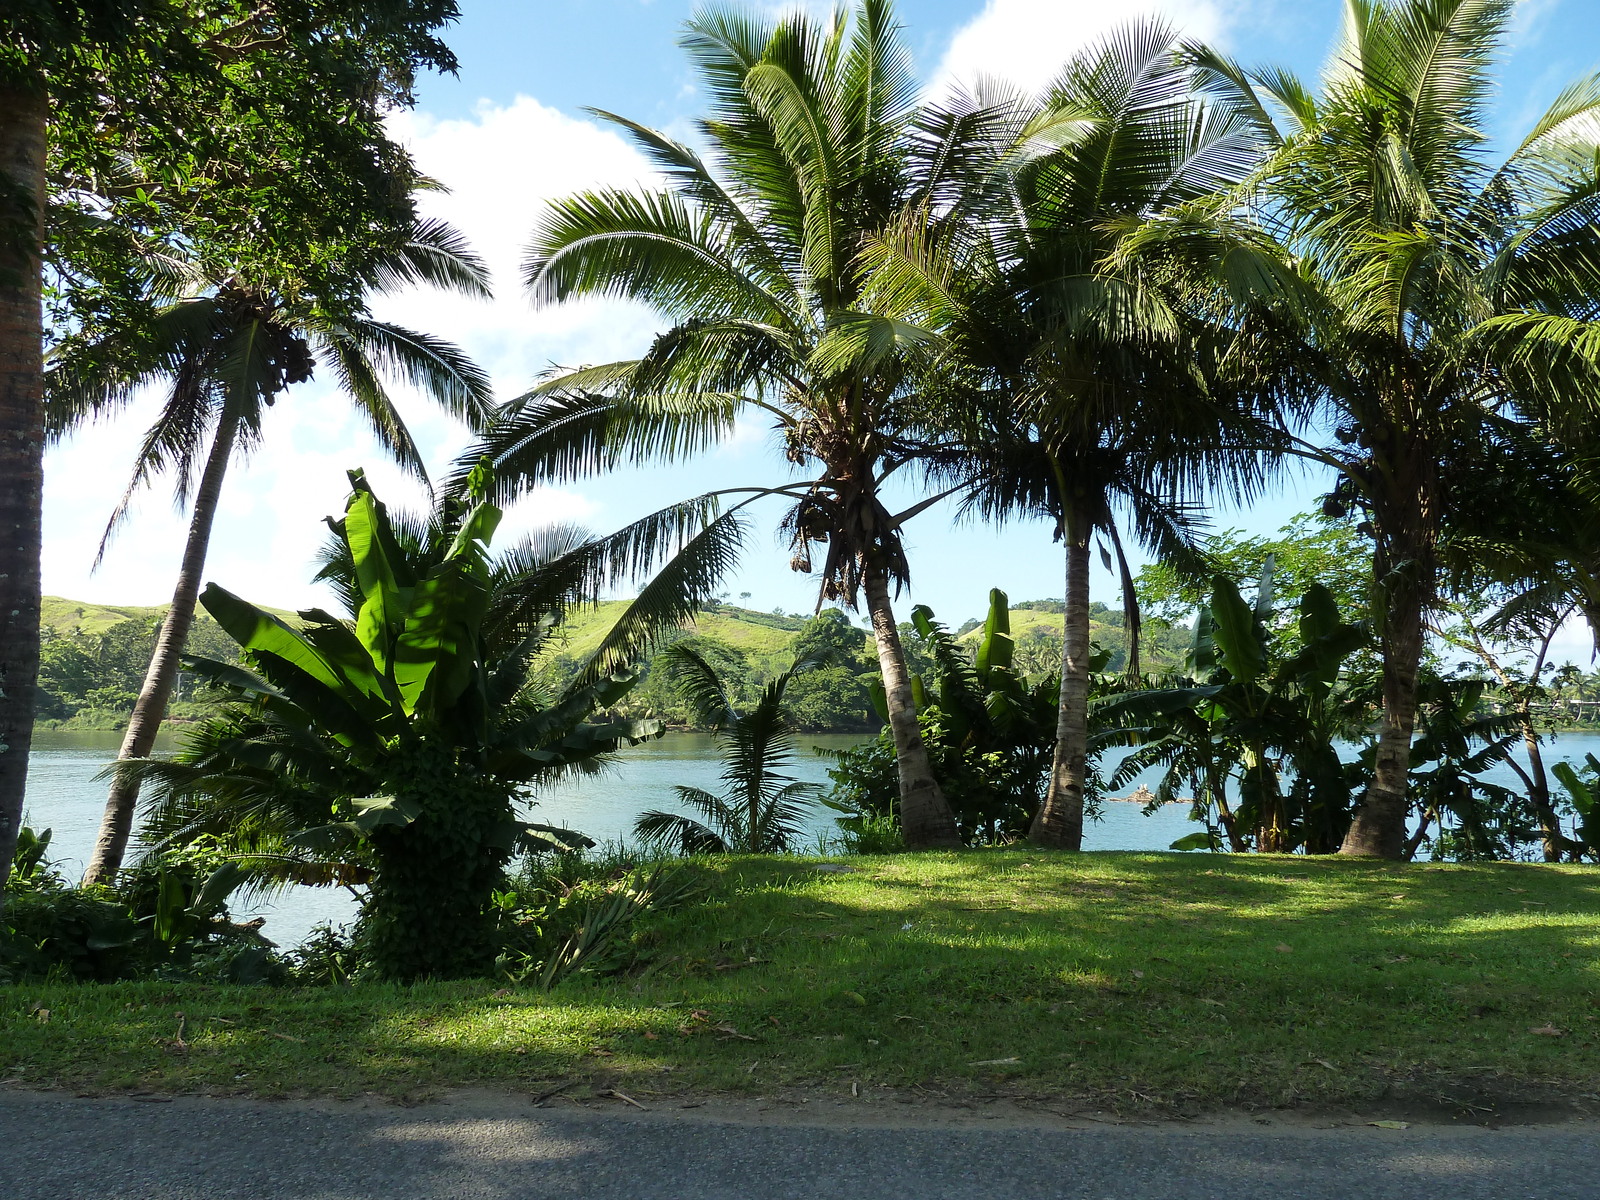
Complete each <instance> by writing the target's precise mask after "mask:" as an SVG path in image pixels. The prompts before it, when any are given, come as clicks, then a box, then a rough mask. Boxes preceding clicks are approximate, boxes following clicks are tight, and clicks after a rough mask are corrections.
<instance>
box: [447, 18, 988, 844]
mask: <svg viewBox="0 0 1600 1200" xmlns="http://www.w3.org/2000/svg"><path fill="white" fill-rule="evenodd" d="M683 45H684V46H685V47H686V48H687V50H688V51H689V53H690V55H691V57H692V58H693V60H694V62H695V64H696V66H697V67H698V69H699V73H700V78H701V81H702V86H703V87H704V90H705V92H706V94H707V96H708V97H709V99H710V104H711V112H710V113H709V115H708V116H707V117H706V118H705V119H703V120H702V121H701V122H700V131H701V133H702V135H703V136H704V138H705V140H706V142H707V143H708V144H709V145H710V146H711V148H712V156H711V159H710V161H709V162H708V161H707V160H705V159H703V158H702V157H701V156H700V155H699V154H697V153H696V152H695V151H694V150H692V149H690V148H689V147H687V146H685V145H682V144H680V143H678V142H675V141H673V140H671V139H670V138H667V137H666V136H665V135H663V134H660V133H657V132H654V131H652V130H649V129H645V128H643V127H642V126H639V125H637V124H634V123H633V122H631V121H627V120H624V119H623V118H620V117H612V116H610V114H600V115H601V116H605V117H607V119H610V120H613V121H615V122H617V123H618V124H619V125H621V126H622V128H624V129H625V130H626V131H627V132H628V133H629V134H630V135H631V136H632V137H633V138H634V140H635V141H636V142H637V143H638V145H639V146H640V147H641V148H642V149H643V150H644V151H645V153H646V154H647V155H649V156H650V158H651V160H652V161H653V162H654V163H655V164H656V165H657V167H658V168H659V169H660V170H661V171H662V172H663V173H664V174H665V175H666V177H667V184H666V186H665V187H663V188H662V189H660V190H657V191H596V192H586V193H583V194H581V195H577V196H573V197H570V198H568V199H566V200H562V201H560V202H558V203H556V204H554V205H553V206H552V207H551V209H550V211H549V213H548V214H547V215H546V217H545V218H544V220H543V221H542V222H541V224H540V226H539V228H538V231H537V232H536V234H535V236H534V239H533V244H532V246H531V248H530V251H529V259H528V267H527V281H528V285H529V288H530V290H531V291H532V294H533V296H534V298H535V300H536V301H537V302H539V303H554V302H558V301H563V300H569V299H577V298H580V297H585V296H623V297H629V298H632V299H636V300H640V301H643V302H645V303H647V304H649V305H651V306H652V307H654V308H655V309H656V310H657V311H659V312H660V313H661V314H662V315H663V317H664V318H665V319H666V320H667V321H669V322H670V327H669V328H668V329H667V330H666V331H665V332H663V333H662V334H661V335H660V336H658V337H657V338H656V340H655V342H654V344H653V345H652V346H651V348H650V349H649V351H648V352H647V353H646V354H645V355H644V356H643V357H642V358H640V359H638V360H634V361H629V362H620V363H612V364H607V365H604V366H597V367H591V368H588V369H584V370H579V371H575V372H567V373H563V374H561V375H559V376H558V377H557V378H554V379H551V380H549V381H547V382H546V383H545V384H543V385H541V386H540V387H538V388H536V389H534V390H533V391H531V392H529V393H528V394H527V395H525V396H523V397H520V398H518V399H517V400H515V401H512V402H510V403H509V404H508V405H507V406H506V407H505V408H504V410H503V411H502V414H501V415H502V420H501V423H500V424H499V427H498V428H497V430H496V431H495V434H494V436H493V437H491V438H490V439H489V440H488V441H487V442H486V443H485V446H484V449H486V450H487V452H489V453H491V454H492V455H493V456H494V458H495V461H496V463H497V465H498V467H499V469H500V470H501V471H502V472H503V473H505V474H506V476H507V477H508V479H509V480H511V481H513V482H515V483H516V484H517V485H520V486H528V485H531V484H534V483H538V482H543V481H547V480H553V479H559V478H567V477H571V476H572V475H573V474H576V473H579V472H583V471H589V470H593V469H596V468H597V467H598V468H605V467H610V466H615V465H617V464H619V463H621V462H627V461H641V460H645V459H650V458H657V457H672V456H681V455H683V454H686V453H688V452H691V451H695V450H700V449H703V448H705V447H707V446H709V445H712V444H714V443H715V442H717V441H718V440H719V439H720V438H722V437H723V436H725V435H726V434H728V433H729V432H731V430H732V428H733V423H734V419H735V417H736V415H737V414H738V413H739V412H740V411H742V410H754V411H755V412H757V413H759V414H760V415H762V416H764V417H765V418H767V419H769V420H771V422H772V424H773V427H774V429H775V431H776V433H777V436H778V438H779V439H780V442H781V446H782V449H783V452H784V454H785V455H786V457H787V458H788V460H789V461H790V462H791V463H793V464H795V465H796V466H797V467H800V468H803V469H804V470H805V472H806V473H807V474H808V475H809V478H806V479H805V480H803V481H801V482H795V483H789V484H783V485H780V486H775V487H766V488H752V489H748V492H749V494H751V495H758V494H759V495H769V496H772V495H775V496H780V497H783V498H785V499H787V500H789V501H791V502H792V507H791V508H790V509H789V510H788V514H787V516H786V518H785V521H784V526H783V528H784V529H785V530H786V532H787V534H788V535H789V537H790V539H791V542H792V547H793V554H794V557H793V560H792V561H793V565H794V567H795V568H796V569H797V570H802V571H808V572H809V571H813V570H815V572H816V573H817V574H818V575H819V576H820V580H821V588H820V591H821V600H834V601H838V602H840V603H842V604H844V605H846V606H849V607H855V606H857V605H858V604H860V603H861V602H862V601H863V600H864V602H865V604H866V608H867V611H868V612H869V613H870V615H871V620H872V627H873V632H874V635H875V636H876V639H877V647H878V659H879V664H880V666H881V668H882V671H883V678H884V690H885V693H886V696H887V701H888V703H887V707H888V713H889V723H890V725H891V727H892V729H893V730H894V737H895V745H896V754H897V761H898V769H899V777H900V788H901V808H902V818H903V824H904V828H905V833H906V838H907V841H908V843H909V844H911V845H914V846H948V847H955V846H959V845H960V838H959V835H958V833H957V831H956V827H955V822H954V820H953V818H952V817H951V815H950V810H949V806H948V804H947V803H946V802H945V799H944V796H943V794H942V792H941V790H940V788H939V784H938V782H937V781H936V780H935V779H934V777H933V773H932V770H931V767H930V764H929V761H928V754H927V750H926V748H925V747H924V746H923V744H922V739H921V736H920V734H919V732H918V729H917V722H916V713H915V708H914V705H913V703H912V697H911V681H910V675H909V673H908V671H907V669H906V661H905V651H904V648H903V647H902V646H901V644H900V636H899V632H898V630H897V626H896V622H895V617H894V607H893V601H892V593H894V592H895V591H897V590H898V589H899V588H900V587H902V586H903V585H904V584H905V583H906V582H907V580H908V578H909V575H910V567H909V564H908V562H907V559H906V554H905V549H904V546H903V543H902V529H903V526H904V524H905V522H906V521H907V520H908V519H909V518H910V517H911V516H912V515H914V514H915V513H916V512H919V511H922V509H923V508H924V507H926V502H924V503H919V504H916V505H913V506H911V507H910V508H908V509H906V510H904V511H901V512H895V511H893V510H892V509H891V508H890V506H889V504H888V502H887V501H886V499H885V496H884V485H885V482H886V480H887V479H888V478H889V477H890V476H892V475H894V474H895V473H896V472H898V471H901V470H902V469H903V468H904V467H905V466H906V464H907V463H908V462H911V461H914V460H915V459H916V457H917V455H918V447H919V446H920V445H922V444H923V443H924V441H925V439H926V436H927V433H928V431H927V429H926V428H925V426H926V416H927V406H926V404H925V403H924V400H923V398H922V397H921V396H920V395H919V394H918V391H917V388H916V387H915V386H913V380H914V377H915V369H916V367H917V366H918V365H919V364H920V363H921V362H922V355H923V350H924V347H925V346H926V345H927V344H928V343H929V341H930V338H929V336H928V335H927V333H926V331H924V330H922V329H919V328H917V327H916V326H913V325H910V324H907V323H906V322H904V321H901V320H900V319H898V317H897V315H896V314H895V313H893V312H892V311H887V310H876V309H872V308H869V307H866V306H865V305H864V304H863V297H862V294H861V287H860V278H859V272H858V264H857V259H858V256H859V255H860V253H861V251H862V249H863V246H864V244H865V241H866V239H867V238H868V236H869V235H871V234H872V233H874V232H876V231H878V230H879V229H881V228H883V227H884V226H886V225H887V224H888V223H890V222H891V221H893V220H894V219H896V217H897V215H898V214H900V213H901V212H903V211H905V210H906V209H908V208H910V209H917V210H919V211H921V212H922V213H923V214H924V218H925V219H926V220H927V221H930V222H933V223H936V224H937V223H941V222H950V221H960V220H963V219H965V215H966V210H965V208H964V207H963V204H964V197H965V195H966V192H965V190H964V182H965V180H966V179H967V178H968V177H969V175H970V174H971V173H972V167H973V164H974V162H975V161H976V159H977V158H978V157H979V156H980V154H981V153H983V152H987V150H988V148H989V143H988V142H987V141H986V140H985V139H984V138H981V137H976V136H975V135H974V125H975V124H981V123H978V122H974V121H972V120H965V121H963V120H956V119H946V118H941V117H939V116H938V115H936V114H935V115H926V114H925V115H922V116H919V113H918V109H917V106H916V99H917V92H916V84H915V80H914V78H913V75H912V71H911V64H910V57H909V55H908V54H907V52H906V49H905V46H904V44H903V42H902V41H901V39H900V36H899V33H898V28H897V26H896V25H895V23H894V18H893V13H892V11H891V7H890V5H889V4H888V3H887V0H861V2H860V3H859V4H858V5H857V6H856V8H855V9H854V11H853V14H852V15H851V17H850V19H848V20H847V19H845V16H844V14H843V13H842V12H841V13H839V14H837V15H836V16H835V18H834V20H833V21H831V22H830V23H826V24H824V23H819V22H818V21H816V20H814V19H811V18H809V17H806V16H804V15H791V16H786V17H783V18H780V19H778V20H776V21H770V20H767V19H764V18H758V17H755V16H750V15H742V14H740V13H738V12H735V11H731V10H727V9H721V8H714V9H710V10H707V11H705V12H702V13H701V14H700V15H698V16H696V17H695V18H694V19H693V20H692V21H690V22H689V24H688V26H687V27H686V32H685V34H684V37H683ZM475 453H476V452H475ZM819 545H820V546H822V547H823V550H822V552H821V555H820V558H821V561H820V562H819V561H817V560H816V559H815V558H814V557H813V547H816V546H819ZM820 602H821V601H819V603H820Z"/></svg>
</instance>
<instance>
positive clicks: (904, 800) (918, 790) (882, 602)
mask: <svg viewBox="0 0 1600 1200" xmlns="http://www.w3.org/2000/svg"><path fill="white" fill-rule="evenodd" d="M861 582H862V590H863V591H865V593H866V597H867V611H868V612H869V613H870V614H871V617H872V632H873V635H874V637H875V638H876V640H877V645H878V666H879V668H880V669H881V670H882V672H883V695H884V702H885V707H886V708H887V709H888V717H889V729H890V731H891V733H892V734H893V736H894V761H895V768H896V771H897V773H898V775H899V778H900V826H901V829H902V831H903V832H904V834H905V839H906V845H907V846H909V847H911V848H912V849H913V850H959V849H960V848H961V846H962V841H961V833H960V831H959V830H958V829H957V828H956V819H955V815H954V814H953V813H952V812H951V811H950V804H949V801H947V800H946V799H945V796H944V789H943V788H941V787H940V786H939V781H938V780H937V779H936V778H934V774H933V763H932V762H931V761H930V760H929V758H928V748H927V746H926V745H925V744H924V743H923V740H922V731H921V729H919V728H918V727H917V708H916V704H915V703H914V702H913V700H912V698H911V672H910V671H909V670H908V669H907V668H906V652H905V647H904V646H902V645H901V644H900V630H899V628H898V627H897V626H896V625H895V622H894V607H893V605H892V604H890V602H889V578H888V575H887V574H886V573H885V572H884V571H883V569H882V568H880V567H876V566H869V567H868V568H867V569H866V570H865V571H864V572H863V573H862V581H861Z"/></svg>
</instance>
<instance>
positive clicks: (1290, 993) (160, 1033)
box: [0, 849, 1600, 1111]
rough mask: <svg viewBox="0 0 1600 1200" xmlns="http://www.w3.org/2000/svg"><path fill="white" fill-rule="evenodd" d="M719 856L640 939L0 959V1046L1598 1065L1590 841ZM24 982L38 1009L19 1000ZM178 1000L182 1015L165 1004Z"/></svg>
mask: <svg viewBox="0 0 1600 1200" xmlns="http://www.w3.org/2000/svg"><path fill="white" fill-rule="evenodd" d="M820 861H821V860H805V859H777V860H772V859H768V860H758V859H730V860H719V861H715V862H712V863H709V864H706V865H704V866H703V867H701V868H699V869H701V870H703V871H704V872H705V873H706V876H707V882H708V890H707V891H706V893H705V895H704V897H703V898H702V900H701V901H699V902H697V903H695V904H693V905H690V906H688V907H685V908H681V909H679V910H676V911H674V912H670V913H667V914H663V915H661V916H658V917H657V918H655V920H654V923H653V924H652V925H651V926H649V927H648V928H647V929H645V930H644V931H642V934H641V937H642V939H643V941H644V943H645V944H644V945H643V947H642V955H643V958H642V961H641V964H640V965H639V966H638V967H637V968H636V969H635V970H633V971H632V972H631V973H629V974H626V975H623V976H619V977H613V978H610V979H581V978H580V979H578V980H575V981H572V982H570V983H568V984H565V985H563V986H562V987H560V988H559V989H557V990H556V991H554V992H552V993H548V994H544V993H538V992H533V991H526V990H519V989H515V988H511V987H508V986H498V985H496V984H495V983H493V982H478V983H456V984H427V985H419V986H416V987H409V988H400V987H387V986H379V985H360V986H356V987H352V988H344V989H337V988H329V989H299V990H272V989H261V988H258V989H248V988H224V987H207V986H199V985H160V984H137V985H62V986H52V985H33V986H27V985H24V986H20V987H9V988H4V989H0V1078H4V1079H8V1080H19V1081H21V1082H24V1083H26V1084H33V1085H38V1086H46V1085H52V1086H67V1087H75V1088H93V1089H107V1090H114V1089H127V1088H155V1089H164V1090H174V1091H186V1090H201V1091H210V1092H219V1093H251V1094H256V1095H285V1094H324V1095H351V1094H358V1093H364V1092H376V1093H380V1094H384V1095H389V1096H395V1097H402V1098H403V1097H407V1096H412V1097H415V1096H421V1095H426V1094H428V1093H431V1092H434V1091H437V1090H439V1089H442V1088H447V1087H453V1086H495V1087H510V1088H525V1089H528V1090H530V1091H538V1092H543V1091H546V1090H548V1089H550V1088H552V1087H555V1086H557V1085H558V1084H561V1083H562V1082H563V1081H571V1082H573V1083H574V1085H577V1086H581V1085H583V1084H585V1083H586V1084H587V1085H588V1086H590V1087H591V1088H596V1087H615V1088H618V1089H623V1090H626V1091H627V1094H628V1095H630V1096H636V1097H640V1098H646V1097H650V1096H660V1095H665V1094H678V1093H682V1092H688V1091H728V1092H746V1093H751V1092H762V1093H767V1092H773V1091H777V1090H780V1089H782V1088H785V1087H808V1088H813V1089H815V1088H823V1089H836V1090H842V1091H844V1092H845V1093H848V1092H849V1090H850V1085H851V1084H859V1085H860V1086H869V1087H870V1086H878V1087H895V1088H901V1089H909V1090H911V1091H912V1092H915V1091H916V1090H918V1089H927V1090H930V1091H932V1092H935V1093H939V1092H943V1093H955V1094H965V1095H972V1094H984V1093H987V1094H1005V1095H1012V1096H1021V1097H1032V1098H1035V1099H1040V1100H1047V1101H1058V1102H1060V1101H1071V1100H1081V1101H1088V1102H1093V1103H1100V1104H1104V1103H1113V1104H1115V1103H1125V1104H1127V1103H1131V1104H1149V1103H1157V1104H1162V1105H1172V1106H1176V1107H1178V1108H1179V1109H1183V1108H1185V1107H1194V1108H1208V1107H1217V1106H1223V1105H1246V1106H1250V1105H1284V1104H1297V1103H1316V1104H1339V1105H1352V1106H1363V1105H1364V1106H1369V1107H1370V1106H1371V1105H1372V1104H1374V1103H1376V1102H1380V1101H1387V1100H1389V1099H1394V1098H1397V1097H1398V1098H1404V1097H1410V1098H1414V1099H1420V1100H1426V1101H1430V1102H1440V1103H1445V1104H1449V1105H1454V1106H1456V1107H1458V1108H1461V1109H1465V1110H1469V1111H1470V1110H1472V1109H1474V1108H1475V1107H1477V1108H1484V1109H1487V1108H1492V1107H1494V1106H1496V1105H1503V1104H1505V1103H1506V1102H1507V1101H1508V1100H1511V1101H1514V1100H1518V1099H1525V1100H1535V1101H1551V1100H1559V1101H1566V1102H1577V1103H1579V1104H1582V1103H1583V1102H1584V1101H1585V1100H1589V1099H1595V1097H1593V1095H1592V1093H1594V1092H1596V1091H1600V1021H1597V1018H1600V872H1597V871H1596V869H1594V868H1591V867H1581V866H1577V867H1568V866H1558V867H1550V866H1542V865H1541V866H1532V865H1492V866H1489V865H1485V866H1410V867H1406V866H1396V865H1385V864H1373V863H1360V862H1344V861H1320V860H1307V859H1305V858H1288V857H1282V858H1269V857H1248V858H1246V857H1231V856H1225V855H1204V856H1201V855H1162V854H1121V853H1118V854H1083V855H1073V856H1068V855H1056V854H1049V853H1043V852H1039V851H1036V850H1017V849H1008V850H996V851H982V852H972V853H965V854H958V855H949V854H931V855H900V856H895V857H890V858H881V859H872V858H866V859H851V860H848V865H849V866H850V867H851V868H852V870H851V871H850V873H847V874H829V873H823V872H819V871H818V870H816V864H817V863H818V862H820ZM46 1013H47V1014H48V1016H47V1018H46V1016H45V1014H46ZM180 1029H181V1036H180Z"/></svg>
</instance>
